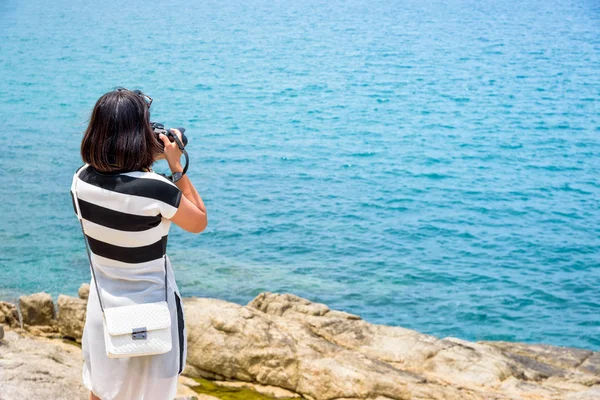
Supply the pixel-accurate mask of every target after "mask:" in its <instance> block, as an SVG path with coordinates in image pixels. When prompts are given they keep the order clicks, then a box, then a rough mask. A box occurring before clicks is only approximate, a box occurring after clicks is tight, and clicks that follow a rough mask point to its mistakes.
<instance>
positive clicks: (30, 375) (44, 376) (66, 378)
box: [0, 331, 89, 400]
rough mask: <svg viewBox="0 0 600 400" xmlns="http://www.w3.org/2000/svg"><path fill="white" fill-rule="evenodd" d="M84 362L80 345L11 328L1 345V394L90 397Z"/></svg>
mask: <svg viewBox="0 0 600 400" xmlns="http://www.w3.org/2000/svg"><path fill="white" fill-rule="evenodd" d="M82 363H83V359H82V356H81V350H80V349H79V348H77V347H76V346H73V345H70V344H67V343H64V342H63V341H62V340H59V339H44V338H38V337H33V336H21V335H19V334H18V333H16V332H14V331H8V332H6V338H5V340H4V341H3V343H2V344H1V345H0V371H1V372H0V398H2V399H11V400H25V399H54V400H72V399H74V400H78V399H82V400H83V399H87V398H88V397H89V392H88V391H87V390H86V389H85V387H84V386H83V384H82V381H81V367H82Z"/></svg>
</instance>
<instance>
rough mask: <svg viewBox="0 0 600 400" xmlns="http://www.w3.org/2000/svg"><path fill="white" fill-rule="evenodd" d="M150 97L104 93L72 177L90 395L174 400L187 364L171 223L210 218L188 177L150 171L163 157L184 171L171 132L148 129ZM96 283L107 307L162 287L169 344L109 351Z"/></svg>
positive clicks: (149, 296)
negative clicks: (83, 242)
mask: <svg viewBox="0 0 600 400" xmlns="http://www.w3.org/2000/svg"><path fill="white" fill-rule="evenodd" d="M151 102H152V99H150V98H149V97H148V96H145V95H143V94H142V93H141V92H139V91H136V92H133V91H130V90H127V89H123V88H118V89H116V90H114V91H112V92H109V93H106V94H104V95H103V96H102V97H100V99H99V100H98V101H97V102H96V105H95V106H94V109H93V111H92V116H91V118H90V123H89V126H88V127H87V130H86V132H85V135H84V137H83V141H82V143H81V157H82V158H83V161H84V162H85V164H84V165H83V166H82V167H80V168H79V169H78V170H77V172H76V173H75V176H74V177H73V185H72V192H71V193H72V194H73V195H74V197H73V201H74V202H77V204H75V203H74V207H75V212H76V213H77V210H79V212H80V213H81V219H82V224H83V229H84V232H85V235H86V238H87V242H88V245H89V249H90V252H91V254H90V257H91V261H92V266H93V272H94V274H93V275H92V279H91V281H90V294H89V299H88V303H87V315H86V320H85V326H84V330H83V338H82V349H83V357H84V361H85V362H84V366H83V382H84V385H85V386H86V387H87V388H88V389H89V390H90V392H91V393H90V399H91V400H98V399H101V400H172V399H174V398H175V396H176V392H177V380H178V377H179V374H181V372H182V369H183V367H184V366H185V360H186V355H187V338H186V329H185V319H184V315H183V309H182V306H181V298H180V294H179V289H178V287H177V283H176V282H175V277H174V274H173V269H172V267H171V262H170V260H169V258H168V256H167V257H166V261H167V262H166V266H165V257H164V255H165V253H166V245H167V235H168V232H169V228H170V226H171V222H174V223H175V224H176V225H178V226H179V227H181V228H182V229H184V230H186V231H188V232H194V233H199V232H201V231H203V230H204V228H206V225H207V215H206V208H205V207H204V203H203V201H202V198H201V197H200V195H199V194H198V192H197V191H196V189H195V188H194V186H193V185H192V183H191V182H190V180H189V178H188V176H187V175H183V177H182V178H181V179H180V180H178V181H177V182H176V183H173V182H171V181H170V180H169V179H167V178H165V177H164V176H162V175H159V174H157V173H155V172H153V171H152V169H151V167H152V164H153V163H154V161H156V160H158V159H165V158H166V160H167V162H168V164H169V168H170V169H171V171H172V172H173V173H175V172H182V171H183V168H182V166H181V163H180V157H181V151H180V150H179V148H178V147H177V145H176V144H175V143H171V142H170V141H169V139H168V138H167V137H166V136H165V135H160V137H159V138H158V139H157V138H156V136H155V134H154V132H153V130H152V128H151V127H150V110H149V108H150V103H151ZM171 132H173V133H174V134H176V135H178V136H179V137H180V138H181V133H180V132H179V131H177V130H175V129H173V130H171ZM165 268H166V272H165ZM165 274H166V282H165ZM96 283H97V284H98V287H97V290H98V292H99V294H100V298H101V300H102V302H103V305H104V307H105V308H107V307H118V306H124V305H130V304H139V303H151V302H158V301H164V299H165V284H166V286H167V304H168V306H169V310H170V313H171V338H172V341H173V344H172V347H171V350H170V351H169V352H167V353H164V354H157V355H150V356H136V357H129V358H108V356H107V355H106V350H105V345H104V332H103V325H102V310H101V308H100V303H99V298H98V293H97V290H96V286H95V285H96Z"/></svg>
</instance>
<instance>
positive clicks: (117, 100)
mask: <svg viewBox="0 0 600 400" xmlns="http://www.w3.org/2000/svg"><path fill="white" fill-rule="evenodd" d="M162 151H163V150H162V147H161V146H160V144H159V142H158V138H156V136H155V135H154V131H153V130H152V127H151V126H150V110H149V107H148V104H147V103H146V101H145V100H144V98H143V96H141V95H140V94H139V93H134V92H133V91H131V90H127V89H124V88H120V87H119V88H116V89H115V90H113V91H110V92H108V93H105V94H104V95H102V97H100V98H99V99H98V101H97V102H96V105H95V106H94V109H93V110H92V116H91V117H90V123H89V125H88V127H87V129H86V130H85V134H84V136H83V140H82V141H81V158H82V159H83V161H84V162H85V163H87V164H90V165H91V166H92V167H93V168H94V169H96V170H98V171H101V172H116V171H119V172H125V171H141V170H144V169H148V168H150V167H151V166H152V164H153V163H154V160H155V157H156V156H157V155H158V154H160V153H161V152H162Z"/></svg>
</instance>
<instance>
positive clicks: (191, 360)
mask: <svg viewBox="0 0 600 400" xmlns="http://www.w3.org/2000/svg"><path fill="white" fill-rule="evenodd" d="M28 297H31V296H28ZM183 303H184V312H185V318H186V323H187V331H188V359H187V363H188V364H187V366H186V368H185V370H184V375H187V376H189V377H198V378H204V379H210V380H211V381H214V383H218V384H219V385H221V387H226V388H230V389H229V390H234V389H236V388H237V389H239V388H245V387H248V388H250V389H252V390H254V391H257V392H260V393H263V394H267V395H269V396H272V397H274V398H300V397H301V398H305V399H308V400H321V399H322V400H332V399H336V400H358V399H365V400H366V399H369V400H397V399H440V400H441V399H444V400H453V399H456V400H459V399H460V400H469V399H473V400H474V399H486V400H488V399H490V400H493V399H497V400H499V399H537V400H543V399H561V400H562V399H567V400H592V399H600V352H593V351H590V350H584V349H575V348H566V347H556V346H547V345H531V344H524V343H509V342H478V343H473V342H468V341H465V340H460V339H456V338H443V339H440V338H436V337H434V336H430V335H423V334H421V333H419V332H416V331H412V330H409V329H404V328H401V327H393V326H385V325H376V324H371V323H369V322H366V321H364V320H362V319H361V318H360V317H359V316H357V315H353V314H349V313H346V312H342V311H336V310H331V309H329V308H328V307H327V306H326V305H324V304H320V303H314V302H311V301H309V300H307V299H303V298H301V297H298V296H295V295H292V294H277V293H269V292H265V293H261V294H259V295H258V296H257V297H256V298H255V299H253V300H252V301H251V302H249V303H248V305H247V306H241V305H239V304H235V303H230V302H227V301H223V300H218V299H210V298H192V299H184V302H183ZM85 304H86V301H85V300H82V299H77V298H74V297H69V296H63V295H61V296H59V300H58V305H59V313H58V315H59V316H58V318H59V322H58V323H56V322H55V321H54V322H53V321H50V324H48V325H34V326H29V325H26V326H25V328H26V329H25V330H23V329H20V328H18V325H19V323H18V320H16V322H15V318H18V315H15V308H14V306H12V305H10V304H9V303H0V312H1V313H0V315H2V316H3V317H4V321H5V323H6V327H7V331H6V337H5V338H4V339H3V340H0V399H4V397H2V396H3V395H5V393H6V395H5V397H6V398H7V399H15V400H19V399H25V398H36V397H37V398H52V399H62V398H65V399H67V398H68V399H78V398H86V397H85V396H86V395H87V394H86V391H85V389H84V388H82V386H81V362H82V361H81V351H80V350H79V348H78V347H76V346H75V345H73V344H66V343H65V342H63V341H62V340H61V339H45V338H40V337H36V336H33V335H31V333H34V334H35V335H37V336H52V335H54V336H57V335H58V332H57V331H56V330H57V329H58V330H59V331H60V333H61V335H62V336H69V337H74V338H77V337H80V334H79V332H81V329H82V327H83V319H84V316H85ZM7 315H8V316H7ZM0 318H1V317H0ZM29 320H30V319H29ZM9 321H12V325H11V326H12V328H8V326H9V325H10V323H9ZM71 343H72V342H71ZM200 381H201V382H205V383H206V382H207V381H202V380H200ZM198 385H201V384H200V383H198V382H196V381H194V380H191V379H189V378H186V377H182V379H181V380H180V393H179V396H180V397H179V399H180V400H184V399H192V398H196V397H197V398H198V399H213V400H214V397H212V396H209V395H206V394H195V393H194V391H193V389H192V388H194V387H198ZM206 385H208V383H206ZM211 385H212V383H211ZM201 386H202V385H201ZM206 392H207V390H204V393H206Z"/></svg>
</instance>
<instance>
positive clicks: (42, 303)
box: [19, 292, 55, 326]
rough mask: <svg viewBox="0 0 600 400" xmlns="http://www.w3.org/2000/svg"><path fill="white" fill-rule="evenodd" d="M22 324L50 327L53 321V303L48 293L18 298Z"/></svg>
mask: <svg viewBox="0 0 600 400" xmlns="http://www.w3.org/2000/svg"><path fill="white" fill-rule="evenodd" d="M19 308H20V309H21V315H22V316H23V323H25V324H27V325H47V326H48V325H51V324H52V320H54V319H55V311H54V303H53V302H52V297H51V296H50V295H49V294H48V293H44V292H42V293H34V294H32V295H30V296H21V297H20V298H19Z"/></svg>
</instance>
